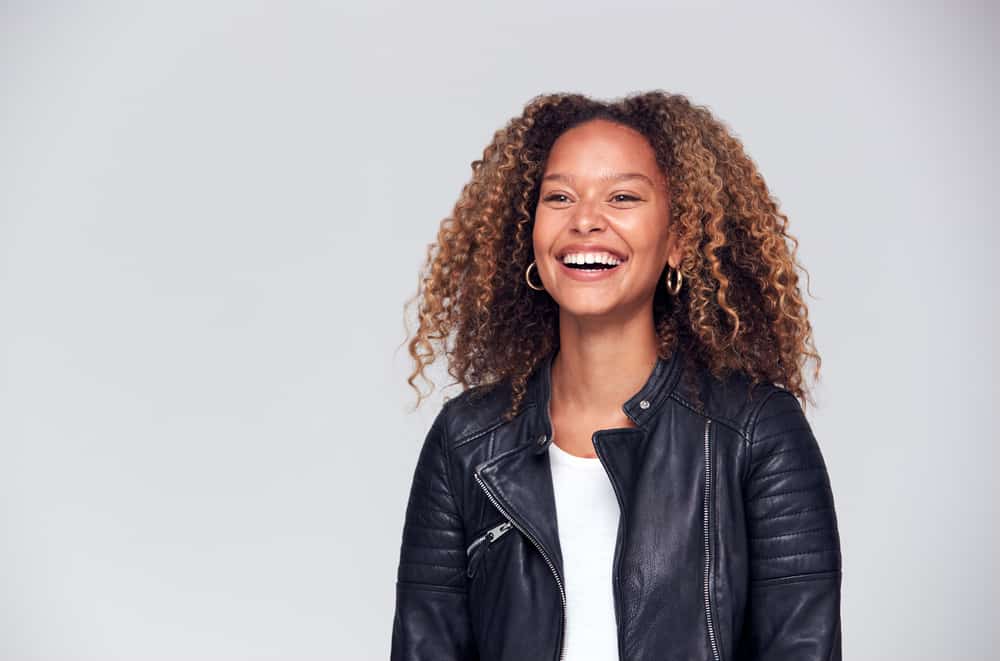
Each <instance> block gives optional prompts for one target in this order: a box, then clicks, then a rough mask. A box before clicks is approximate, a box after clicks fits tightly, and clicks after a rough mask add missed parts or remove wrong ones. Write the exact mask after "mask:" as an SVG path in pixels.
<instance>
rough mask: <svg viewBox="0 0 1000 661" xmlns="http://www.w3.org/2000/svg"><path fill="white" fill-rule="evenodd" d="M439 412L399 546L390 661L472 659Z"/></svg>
mask: <svg viewBox="0 0 1000 661" xmlns="http://www.w3.org/2000/svg"><path fill="white" fill-rule="evenodd" d="M446 408H447V407H446V406H445V407H444V408H442V410H441V413H439V414H438V416H437V418H436V419H435V420H434V423H433V424H432V425H431V429H430V431H429V432H428V433H427V437H426V438H425V439H424V444H423V447H422V449H421V451H420V456H419V458H418V459H417V466H416V469H415V471H414V475H413V482H412V485H411V487H410V497H409V501H408V503H407V506H406V518H405V522H404V524H403V534H402V543H401V545H400V556H399V568H398V571H397V580H396V609H395V615H394V617H393V624H392V649H391V657H390V658H391V661H425V660H426V661H473V659H476V658H477V656H478V655H477V653H476V651H475V646H474V641H473V638H472V631H471V624H470V621H469V614H468V605H467V599H468V597H467V594H466V577H465V568H466V564H465V563H466V557H465V546H464V542H465V532H464V528H463V525H462V519H461V517H460V516H459V513H458V509H457V508H456V506H455V500H454V496H453V492H452V489H451V484H450V481H449V476H448V458H447V447H448V445H447V442H448V441H447V437H446V433H445V427H444V413H445V410H446Z"/></svg>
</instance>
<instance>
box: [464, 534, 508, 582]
mask: <svg viewBox="0 0 1000 661" xmlns="http://www.w3.org/2000/svg"><path fill="white" fill-rule="evenodd" d="M512 527H513V524H512V523H511V522H510V521H504V522H503V523H501V524H500V525H497V526H494V527H492V528H490V529H489V530H487V531H486V534H485V535H483V536H481V537H479V538H478V539H476V540H475V541H474V542H472V544H470V545H469V548H468V550H467V553H468V554H469V564H468V567H467V568H466V570H465V575H466V576H467V577H469V578H472V577H473V576H475V575H476V570H477V569H478V568H479V563H480V562H482V560H483V554H484V553H485V552H486V546H484V544H485V545H489V544H492V543H493V542H495V541H496V540H497V539H499V538H500V537H501V536H502V535H503V534H504V533H506V532H507V531H508V530H510V529H511V528H512ZM477 546H482V547H483V548H481V549H479V550H476V547H477Z"/></svg>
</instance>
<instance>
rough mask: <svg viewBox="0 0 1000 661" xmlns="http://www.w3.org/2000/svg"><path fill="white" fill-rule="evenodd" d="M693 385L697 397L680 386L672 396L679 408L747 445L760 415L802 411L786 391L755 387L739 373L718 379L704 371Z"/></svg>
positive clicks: (761, 385)
mask: <svg viewBox="0 0 1000 661" xmlns="http://www.w3.org/2000/svg"><path fill="white" fill-rule="evenodd" d="M694 382H695V383H696V384H697V388H698V393H697V396H694V393H692V392H691V391H690V390H689V389H684V388H682V387H681V384H678V387H677V388H676V389H675V390H674V392H673V393H672V395H671V396H672V397H673V398H674V399H675V400H677V401H678V402H679V403H681V404H682V405H685V406H687V407H688V408H691V409H692V410H694V411H696V412H697V413H700V414H702V415H704V416H705V417H707V418H710V419H712V420H713V421H715V422H716V423H718V424H721V425H723V426H725V427H728V428H730V429H731V430H732V431H733V432H735V433H736V434H738V435H739V436H741V437H742V438H743V439H744V440H746V441H751V440H752V437H753V436H754V431H755V429H756V427H757V424H758V421H759V420H760V419H761V417H762V414H764V415H770V413H769V411H770V409H772V408H775V407H778V408H781V409H788V408H789V407H792V408H793V409H794V408H797V409H798V411H799V412H800V413H801V411H802V409H801V406H800V405H799V401H798V399H797V398H796V397H795V396H794V395H793V394H792V393H791V392H790V391H789V390H787V389H786V388H784V387H782V386H780V385H778V384H775V383H771V382H757V383H754V382H753V380H752V379H751V378H750V376H749V375H748V374H747V373H746V372H744V371H742V370H733V371H731V372H729V373H728V374H726V375H725V376H724V377H723V378H719V377H716V376H715V375H713V374H711V373H710V372H709V371H708V370H707V369H700V370H698V371H697V375H696V378H695V379H694ZM699 399H700V402H699V401H698V400H699Z"/></svg>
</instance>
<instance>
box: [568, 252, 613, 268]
mask: <svg viewBox="0 0 1000 661" xmlns="http://www.w3.org/2000/svg"><path fill="white" fill-rule="evenodd" d="M562 261H563V264H610V265H612V266H615V265H617V264H619V263H620V261H621V260H619V259H618V258H617V257H615V256H614V255H612V254H610V253H606V252H571V253H567V254H565V255H563V258H562Z"/></svg>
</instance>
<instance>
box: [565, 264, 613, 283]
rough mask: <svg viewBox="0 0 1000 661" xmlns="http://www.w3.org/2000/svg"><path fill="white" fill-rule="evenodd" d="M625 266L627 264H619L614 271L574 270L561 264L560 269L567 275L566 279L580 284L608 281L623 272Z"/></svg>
mask: <svg viewBox="0 0 1000 661" xmlns="http://www.w3.org/2000/svg"><path fill="white" fill-rule="evenodd" d="M623 266H625V262H619V263H618V266H616V267H614V268H613V269H593V270H587V269H574V268H572V267H569V266H566V265H565V264H563V263H562V262H559V269H560V270H561V271H562V272H563V273H564V274H565V275H566V277H568V278H571V279H573V280H579V281H580V282H594V281H595V280H606V279H608V278H610V277H612V276H614V275H615V274H616V273H618V271H621V270H622V267H623Z"/></svg>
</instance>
